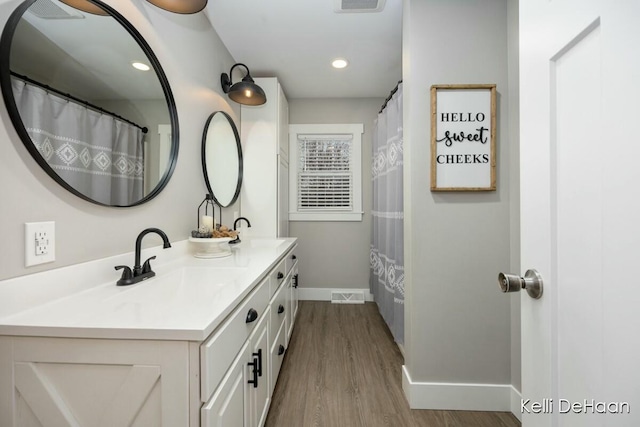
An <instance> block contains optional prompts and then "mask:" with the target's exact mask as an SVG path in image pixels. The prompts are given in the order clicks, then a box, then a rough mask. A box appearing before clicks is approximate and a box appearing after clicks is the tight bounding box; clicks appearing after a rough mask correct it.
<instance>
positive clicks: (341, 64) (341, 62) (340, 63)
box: [331, 58, 349, 68]
mask: <svg viewBox="0 0 640 427" xmlns="http://www.w3.org/2000/svg"><path fill="white" fill-rule="evenodd" d="M347 65H349V62H348V61H347V60H346V59H342V58H336V59H334V60H333V62H331V66H332V67H333V68H345V67H346V66H347Z"/></svg>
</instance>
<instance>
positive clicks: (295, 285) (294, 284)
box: [293, 274, 298, 288]
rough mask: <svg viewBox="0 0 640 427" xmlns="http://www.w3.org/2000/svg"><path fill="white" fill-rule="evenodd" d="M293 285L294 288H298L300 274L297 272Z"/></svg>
mask: <svg viewBox="0 0 640 427" xmlns="http://www.w3.org/2000/svg"><path fill="white" fill-rule="evenodd" d="M293 287H294V288H297V287H298V275H297V274H295V275H294V276H293Z"/></svg>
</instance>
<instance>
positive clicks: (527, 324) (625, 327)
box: [520, 0, 640, 427]
mask: <svg viewBox="0 0 640 427" xmlns="http://www.w3.org/2000/svg"><path fill="white" fill-rule="evenodd" d="M639 22H640V1H639V0H521V1H520V117H521V230H522V232H521V239H522V241H521V243H522V267H523V269H525V270H526V269H537V270H538V271H539V273H540V274H541V275H542V277H543V279H544V285H545V287H544V294H543V296H542V298H540V299H538V300H534V299H531V298H529V296H527V294H526V293H524V292H523V293H522V295H521V298H522V300H521V301H522V369H523V372H522V393H523V403H524V408H523V410H524V411H523V412H524V413H523V426H524V427H537V426H559V427H566V426H579V427H590V426H602V427H605V426H606V427H609V426H615V427H625V426H640V280H639V279H638V272H637V270H635V268H636V267H637V266H639V265H640V194H639V191H638V188H639V185H640V131H639V130H638V126H639V125H640V47H639V46H640V24H639ZM538 405H539V406H538ZM573 405H575V406H573ZM536 412H538V413H536ZM600 412H606V414H601V413H600ZM615 412H622V414H619V413H615Z"/></svg>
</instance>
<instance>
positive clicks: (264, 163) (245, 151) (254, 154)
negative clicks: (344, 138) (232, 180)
mask: <svg viewBox="0 0 640 427" xmlns="http://www.w3.org/2000/svg"><path fill="white" fill-rule="evenodd" d="M255 82H256V84H258V85H260V87H261V88H262V89H264V92H265V94H266V95H267V102H266V103H265V104H263V105H259V106H242V107H241V126H240V127H241V140H242V157H243V164H244V169H243V170H244V172H243V176H242V193H241V195H240V196H241V206H242V211H241V212H242V216H244V217H246V218H249V221H251V235H252V236H259V237H286V236H288V235H289V104H288V102H287V98H286V97H285V95H284V91H283V90H282V86H281V85H280V83H279V82H278V79H277V78H276V77H268V78H256V79H255Z"/></svg>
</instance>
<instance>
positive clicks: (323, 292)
mask: <svg viewBox="0 0 640 427" xmlns="http://www.w3.org/2000/svg"><path fill="white" fill-rule="evenodd" d="M331 292H364V300H365V301H373V294H372V293H371V292H369V289H361V288H360V289H358V288H351V289H347V288H298V296H299V298H300V299H301V300H303V301H331Z"/></svg>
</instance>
